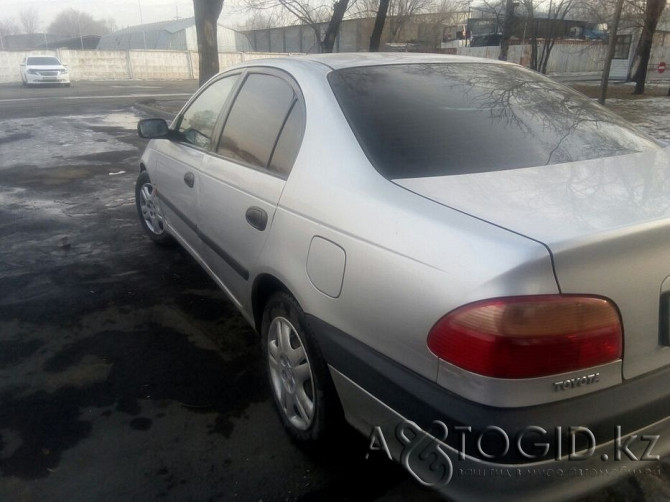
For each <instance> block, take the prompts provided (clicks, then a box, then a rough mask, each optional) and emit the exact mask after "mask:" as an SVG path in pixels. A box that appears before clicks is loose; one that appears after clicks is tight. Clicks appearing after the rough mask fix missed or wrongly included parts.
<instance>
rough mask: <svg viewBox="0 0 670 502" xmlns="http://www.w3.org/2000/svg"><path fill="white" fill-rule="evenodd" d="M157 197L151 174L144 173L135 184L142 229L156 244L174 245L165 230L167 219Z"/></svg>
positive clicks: (136, 201) (136, 202)
mask: <svg viewBox="0 0 670 502" xmlns="http://www.w3.org/2000/svg"><path fill="white" fill-rule="evenodd" d="M156 195H157V193H156V189H155V187H154V186H153V185H152V184H151V179H150V178H149V173H147V172H146V171H142V172H141V173H140V175H139V176H138V177H137V182H136V183H135V204H136V206H137V214H138V216H139V217H140V223H141V224H142V228H143V229H144V231H145V232H146V234H147V235H148V236H149V237H150V238H151V240H152V241H154V242H155V243H156V244H160V245H168V244H172V242H173V240H172V237H171V236H170V234H168V233H167V230H166V229H165V219H164V218H163V212H162V211H161V206H160V201H159V200H158V197H157V196H156Z"/></svg>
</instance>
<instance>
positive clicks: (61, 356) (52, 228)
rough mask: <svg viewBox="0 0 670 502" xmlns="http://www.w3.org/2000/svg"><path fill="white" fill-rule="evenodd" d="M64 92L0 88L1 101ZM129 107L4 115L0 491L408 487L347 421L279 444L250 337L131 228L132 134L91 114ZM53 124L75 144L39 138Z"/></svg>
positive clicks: (71, 495) (235, 494)
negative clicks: (316, 437) (316, 445)
mask: <svg viewBox="0 0 670 502" xmlns="http://www.w3.org/2000/svg"><path fill="white" fill-rule="evenodd" d="M73 88H74V89H76V88H77V86H76V84H75V85H73ZM80 89H81V87H80ZM10 91H11V92H10ZM62 91H70V90H68V89H29V90H23V89H9V90H8V89H7V88H6V87H5V88H3V89H0V99H2V98H3V92H4V93H5V96H4V98H5V99H9V98H7V97H6V96H7V94H10V95H11V93H23V94H24V95H26V94H27V95H28V96H29V97H30V96H37V97H39V98H42V97H43V96H48V95H49V94H50V93H54V94H56V97H59V95H58V93H60V92H62ZM127 91H128V90H127V89H126V90H123V89H121V91H119V92H127ZM28 93H32V94H28ZM107 94H109V93H105V95H107ZM60 97H62V96H60ZM170 99H174V98H170ZM185 99H186V98H183V100H185ZM128 101H129V100H128V99H127V98H124V97H122V96H121V97H119V99H118V100H113V99H110V98H105V99H104V100H99V101H96V100H91V101H90V102H89V101H86V102H85V103H83V104H80V103H79V102H77V103H76V106H73V105H72V104H71V103H66V104H63V102H62V100H58V99H55V100H54V105H53V107H51V108H50V106H49V101H48V100H43V99H40V100H26V101H24V103H25V106H24V107H16V104H15V103H12V105H13V107H11V108H10V107H6V108H5V109H4V117H3V119H4V120H3V124H4V125H0V235H1V241H0V403H1V404H2V406H1V407H0V474H1V478H0V501H40V502H41V501H65V500H67V501H73V502H74V501H91V500H96V501H105V500H109V501H117V500H143V501H145V500H212V501H225V500H266V501H267V500H375V499H378V498H379V497H384V496H385V495H386V496H387V497H391V499H392V498H394V497H395V496H394V495H393V493H405V492H406V490H410V492H411V493H414V494H416V493H419V494H420V495H421V494H422V492H421V491H420V490H419V489H417V488H414V487H413V486H412V485H411V484H410V482H409V481H408V477H407V476H405V475H404V473H403V472H402V471H401V470H400V468H399V467H397V466H396V465H394V464H390V463H389V462H388V461H386V459H385V458H384V457H376V456H375V455H372V456H370V457H369V458H368V459H367V460H366V458H365V454H366V452H367V440H366V439H365V438H363V437H359V436H358V435H357V434H355V433H353V432H352V431H351V430H349V429H348V428H344V429H343V430H342V433H341V436H340V437H339V438H338V440H337V441H335V443H334V444H333V445H332V446H329V447H328V448H327V449H323V450H320V451H303V450H301V449H300V448H297V447H296V446H295V445H293V444H292V443H291V442H290V441H289V440H288V438H287V436H286V435H285V434H284V431H283V430H282V428H281V426H280V424H279V421H278V419H277V417H276V415H275V410H274V409H273V407H272V403H271V398H270V394H269V392H268V386H267V385H266V376H265V372H264V368H263V365H262V362H261V358H260V349H259V340H258V336H257V335H256V334H255V333H254V332H253V331H252V330H251V329H250V328H249V327H248V326H247V325H246V323H245V321H244V320H243V318H242V317H241V316H240V315H239V314H238V313H237V312H236V310H235V309H234V307H233V306H232V304H231V303H230V302H229V301H228V300H227V299H226V298H225V296H224V295H223V293H222V292H220V291H219V290H218V288H217V287H216V286H215V284H214V283H213V282H212V280H211V279H210V278H209V277H208V276H207V275H206V274H205V273H204V272H203V271H202V270H201V269H200V267H199V266H198V265H197V264H196V263H195V262H194V261H193V260H192V259H191V257H190V256H188V255H187V253H186V252H184V251H183V250H182V249H180V248H179V247H174V248H168V249H166V248H160V247H157V246H155V245H154V244H153V243H152V242H151V241H150V240H149V239H148V238H146V237H145V236H144V235H143V234H142V231H141V228H140V225H139V223H138V219H137V213H136V208H135V202H134V183H135V178H136V176H137V166H138V160H139V155H140V152H141V150H142V149H143V147H144V144H145V143H144V141H143V140H141V139H140V138H138V137H137V135H136V133H135V131H134V130H133V129H129V128H128V126H127V124H122V126H119V125H118V124H116V125H115V124H111V125H110V124H109V123H106V122H105V121H104V120H99V119H95V117H100V116H103V117H104V116H119V115H120V116H123V117H125V118H124V120H125V121H127V115H128V114H131V115H135V116H136V117H137V118H140V117H144V116H147V115H146V108H143V107H133V104H132V103H128ZM136 101H138V99H135V100H134V101H133V103H134V102H136ZM143 101H144V100H143ZM2 106H3V103H2V102H0V116H2V115H3V108H2ZM9 110H11V113H10V112H9ZM73 117H74V118H73ZM90 117H94V119H91V118H90ZM26 121H27V122H26ZM84 122H85V124H83V123H84ZM122 122H123V121H122ZM58 130H61V132H62V131H72V133H71V134H72V135H73V137H71V138H69V139H68V138H65V139H62V138H61V139H59V140H58V141H60V142H61V143H60V144H58V143H57V144H53V142H51V143H50V141H51V140H50V138H51V139H53V137H55V136H56V135H57V131H58ZM87 141H92V143H91V144H92V145H96V146H95V148H91V152H90V153H86V152H82V151H80V150H79V149H78V146H79V145H81V144H84V143H86V142H87ZM106 145H107V146H108V147H107V148H106ZM44 150H48V151H44ZM36 155H37V157H35V156H36ZM39 155H42V157H39ZM35 158H38V159H39V158H42V159H43V160H42V161H41V162H40V164H37V165H35V164H31V163H29V162H24V160H23V159H29V160H31V159H32V160H31V162H35ZM426 495H427V496H428V498H432V497H430V494H426ZM413 496H415V495H413Z"/></svg>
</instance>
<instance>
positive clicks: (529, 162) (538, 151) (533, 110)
mask: <svg viewBox="0 0 670 502" xmlns="http://www.w3.org/2000/svg"><path fill="white" fill-rule="evenodd" d="M329 81H330V85H331V87H332V89H333V92H334V93H335V95H336V97H337V99H338V101H339V103H340V106H341V107H342V109H343V111H344V113H345V115H346V116H347V119H348V120H349V123H350V125H351V127H352V129H353V131H354V133H355V134H356V136H357V137H358V140H359V142H360V144H361V146H362V147H363V149H364V150H365V152H366V154H367V155H368V158H369V159H370V161H371V162H372V164H373V165H374V166H375V168H376V169H377V170H378V171H379V172H380V173H381V174H382V175H383V176H385V177H386V178H389V179H398V178H418V177H427V176H445V175H453V174H466V173H477V172H488V171H498V170H504V169H515V168H522V167H531V166H541V165H549V164H558V163H563V162H573V161H578V160H586V159H592V158H598V157H610V156H615V155H623V154H627V153H632V152H640V151H643V150H647V149H651V148H659V146H658V145H657V144H656V143H655V142H654V141H653V140H652V139H651V138H649V137H647V136H645V135H643V134H642V133H641V132H639V131H637V130H635V129H633V128H632V127H630V126H629V125H627V124H626V123H625V122H624V121H623V120H622V119H620V118H619V117H618V116H617V115H614V114H613V113H610V112H608V111H607V110H605V109H604V108H602V107H600V106H598V105H597V104H595V103H594V102H592V101H590V100H589V99H587V98H586V97H584V96H582V95H581V94H578V93H576V92H575V91H572V90H571V89H568V88H567V87H564V86H562V85H560V84H557V83H554V82H553V81H551V80H549V79H547V78H545V77H542V76H540V75H537V74H536V73H534V72H531V71H528V70H524V69H522V68H519V67H517V66H512V65H497V64H486V63H446V64H445V63H440V64H409V65H389V66H374V67H356V68H347V69H342V70H338V71H334V72H332V73H331V74H330V75H329Z"/></svg>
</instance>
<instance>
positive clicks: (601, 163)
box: [394, 148, 670, 378]
mask: <svg viewBox="0 0 670 502" xmlns="http://www.w3.org/2000/svg"><path fill="white" fill-rule="evenodd" d="M394 182H395V183H397V184H398V185H400V186H402V187H404V188H406V189H408V190H411V191H412V192H415V193H417V194H419V195H421V196H423V197H427V198H429V199H431V200H433V201H435V202H438V203H440V204H443V205H446V206H449V207H452V208H454V209H456V210H459V211H462V212H464V213H467V214H470V215H472V216H474V217H477V218H480V219H482V220H485V221H488V222H490V223H492V224H494V225H498V226H500V227H503V228H506V229H508V230H510V231H513V232H515V233H518V234H521V235H524V236H526V237H529V238H531V239H534V240H536V241H539V242H541V243H543V244H545V245H546V246H547V247H548V248H549V250H550V252H551V254H552V258H553V261H554V267H555V271H556V278H557V281H558V285H559V287H560V289H561V292H563V293H584V294H597V295H602V296H606V297H608V298H610V299H612V300H613V301H614V302H615V303H616V304H617V306H618V307H619V309H620V312H621V316H622V320H623V326H624V363H623V372H624V375H623V376H624V378H632V377H635V376H638V375H640V374H642V373H646V372H648V371H651V370H654V369H656V368H659V367H661V366H665V365H667V364H670V347H668V336H670V334H669V333H667V332H666V331H667V330H668V325H670V319H664V320H663V321H661V318H662V317H668V312H670V299H669V297H670V279H668V278H669V277H670V149H668V148H666V149H658V150H650V151H646V152H642V153H636V154H630V155H624V156H620V157H610V158H604V159H595V160H588V161H580V162H574V163H566V164H556V165H550V166H541V167H532V168H525V169H516V170H507V171H497V172H489V173H477V174H466V175H456V176H444V177H432V178H413V179H399V180H394ZM666 279H668V280H667V281H666ZM666 292H668V293H669V294H668V295H664V294H663V293H666ZM666 303H667V304H668V305H666Z"/></svg>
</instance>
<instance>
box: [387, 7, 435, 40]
mask: <svg viewBox="0 0 670 502" xmlns="http://www.w3.org/2000/svg"><path fill="white" fill-rule="evenodd" d="M432 5H433V4H432V2H431V0H392V1H391V3H390V4H389V15H390V18H389V28H390V30H391V40H392V41H393V42H398V41H400V37H401V35H402V32H403V30H404V29H405V27H406V26H407V25H408V24H409V23H410V21H411V20H412V19H413V18H414V17H415V16H417V15H418V14H423V13H426V12H429V11H430V8H431V6H432Z"/></svg>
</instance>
